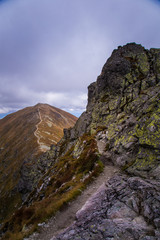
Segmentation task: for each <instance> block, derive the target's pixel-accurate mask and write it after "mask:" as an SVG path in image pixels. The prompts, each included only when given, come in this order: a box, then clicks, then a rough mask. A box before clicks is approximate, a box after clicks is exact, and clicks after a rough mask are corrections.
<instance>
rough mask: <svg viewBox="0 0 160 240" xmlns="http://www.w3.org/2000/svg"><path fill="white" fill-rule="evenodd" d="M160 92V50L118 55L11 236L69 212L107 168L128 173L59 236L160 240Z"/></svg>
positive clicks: (51, 155)
mask: <svg viewBox="0 0 160 240" xmlns="http://www.w3.org/2000/svg"><path fill="white" fill-rule="evenodd" d="M159 93H160V49H150V50H147V49H145V48H144V47H142V46H141V45H140V44H135V43H130V44H127V45H125V46H122V47H118V49H116V50H114V51H113V53H112V55H111V57H110V58H109V59H108V60H107V62H106V63H105V65H104V67H103V68H102V72H101V74H100V76H99V77H98V78H97V81H96V82H94V83H92V84H90V86H89V87H88V105H87V108H86V111H85V112H84V113H83V114H82V115H81V116H80V118H79V119H78V120H77V122H76V124H75V125H74V127H73V128H70V129H68V130H67V129H65V130H64V137H63V138H62V139H61V140H60V142H59V143H58V144H57V145H56V146H53V147H52V148H51V150H50V151H48V152H47V153H46V154H45V155H43V156H41V158H42V159H43V160H47V161H52V166H50V168H48V171H47V172H46V173H45V174H44V175H43V176H42V178H41V179H40V181H39V182H38V184H37V185H36V187H35V189H34V190H33V191H32V193H31V194H30V196H29V197H28V199H27V201H26V202H25V204H24V205H23V206H22V207H21V208H20V209H19V210H17V211H16V212H15V214H14V215H13V216H12V217H11V219H10V220H9V221H6V222H5V223H4V226H3V228H2V231H3V233H4V232H6V235H4V239H16V237H17V236H18V238H19V239H22V238H23V237H24V236H27V235H29V234H30V233H32V232H33V231H34V230H35V229H36V228H37V225H38V223H39V222H41V223H42V222H44V221H47V219H48V218H50V217H51V216H53V215H55V213H56V212H57V211H62V210H63V209H65V208H66V207H68V205H70V204H72V203H70V202H71V201H72V200H73V199H75V198H76V197H77V196H78V195H79V194H80V193H81V191H82V190H84V189H85V188H86V186H87V185H88V184H89V183H90V182H92V181H93V180H94V178H95V177H97V176H98V175H99V174H101V172H102V171H103V168H104V165H105V166H110V165H115V166H116V167H118V168H119V169H120V170H121V173H120V174H116V175H115V176H114V177H113V178H111V179H110V180H109V182H107V183H104V188H103V189H102V191H100V192H99V193H98V194H97V195H96V201H95V202H93V201H92V202H93V204H92V205H90V207H89V208H88V209H87V208H86V209H85V211H83V214H79V215H77V218H76V219H75V222H74V223H73V224H72V225H71V226H70V227H69V228H67V229H66V230H64V231H63V232H62V233H60V234H59V235H57V236H55V237H54V238H53V239H56V240H65V239H67V240H76V239H80V240H82V239H85V240H94V239H102V240H104V239H108V240H120V239H131V240H135V239H136V240H139V239H140V240H157V239H160V231H159V229H160V210H159V209H160V198H159V197H160V195H159V192H160V177H159V176H160V163H159V156H160V138H159V135H160V134H159V129H160V126H159V122H160V94H159ZM106 178H107V176H106ZM81 213H82V212H81ZM7 231H8V232H7ZM31 239H38V238H36V237H35V238H34V236H31Z"/></svg>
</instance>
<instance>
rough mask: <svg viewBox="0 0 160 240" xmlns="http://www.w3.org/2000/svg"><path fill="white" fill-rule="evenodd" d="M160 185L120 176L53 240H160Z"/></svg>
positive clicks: (100, 191) (79, 212) (103, 188)
mask: <svg viewBox="0 0 160 240" xmlns="http://www.w3.org/2000/svg"><path fill="white" fill-rule="evenodd" d="M159 190H160V183H159V182H157V181H155V180H152V181H147V180H144V179H141V178H139V177H128V176H126V175H117V176H116V177H113V178H112V179H111V180H110V181H109V182H108V183H107V185H106V186H105V185H103V186H102V187H101V188H100V189H99V190H98V192H97V193H96V194H95V195H94V196H93V197H92V198H91V199H90V200H89V201H88V202H87V204H86V206H85V205H84V207H83V208H82V209H81V210H79V211H78V212H77V216H76V221H75V222H74V224H73V225H72V226H71V227H69V228H68V229H67V230H65V231H64V232H63V233H62V234H60V235H59V236H57V238H56V237H54V238H53V240H73V239H79V240H82V239H85V240H89V239H90V240H91V239H107V240H121V239H130V240H135V239H137V240H142V239H143V240H147V239H148V240H156V239H160V232H159V227H160V218H159V217H160V208H159V206H160V194H159Z"/></svg>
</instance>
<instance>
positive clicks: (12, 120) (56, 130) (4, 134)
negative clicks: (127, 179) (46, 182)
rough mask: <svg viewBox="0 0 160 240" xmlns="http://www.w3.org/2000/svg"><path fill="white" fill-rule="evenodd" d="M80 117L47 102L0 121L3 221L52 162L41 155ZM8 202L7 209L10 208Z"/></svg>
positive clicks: (0, 207) (1, 207)
mask: <svg viewBox="0 0 160 240" xmlns="http://www.w3.org/2000/svg"><path fill="white" fill-rule="evenodd" d="M76 120H77V118H76V117H74V116H73V115H71V114H69V113H67V112H64V111H62V110H60V109H58V108H55V107H52V106H49V105H47V104H37V105H36V106H34V107H28V108H25V109H22V110H20V111H18V112H16V113H13V114H10V115H8V116H6V117H5V118H4V119H1V120H0V192H1V194H0V222H1V220H2V219H3V218H4V217H6V216H7V215H8V214H9V215H10V214H11V212H12V211H13V210H14V209H16V208H17V205H18V206H19V205H20V204H21V202H23V201H24V200H25V199H26V197H27V195H28V194H29V193H30V192H31V191H32V190H33V187H34V185H35V184H36V183H37V182H38V181H39V178H40V177H41V176H42V175H43V174H44V173H45V172H46V171H47V169H48V168H49V167H50V165H51V162H50V161H47V160H46V159H45V160H44V157H41V158H40V159H39V160H38V161H37V158H38V156H40V155H41V154H42V152H44V151H46V150H49V149H50V145H51V144H56V143H57V142H58V141H59V140H60V139H61V137H62V136H63V129H64V128H67V127H71V126H73V125H74V124H75V122H76ZM6 205H7V208H6Z"/></svg>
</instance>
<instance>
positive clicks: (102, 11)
mask: <svg viewBox="0 0 160 240" xmlns="http://www.w3.org/2000/svg"><path fill="white" fill-rule="evenodd" d="M159 26H160V1H158V0H134V1H132V0H45V1H43V0H0V117H2V116H4V115H6V114H8V113H10V112H13V111H16V110H18V109H21V108H24V107H27V106H32V105H35V104H37V103H48V104H50V105H53V106H55V107H58V108H61V109H64V110H66V111H68V112H70V113H73V114H75V115H77V116H79V115H80V113H82V112H83V111H84V110H85V108H86V104H87V87H88V85H89V84H90V83H92V82H94V81H96V79H97V76H98V75H100V73H101V69H102V67H103V65H104V63H105V62H106V60H107V58H108V57H109V56H110V55H111V53H112V51H113V50H114V49H115V48H117V47H118V46H120V45H121V46H122V45H125V44H126V43H129V42H136V43H138V44H139V43H140V44H142V45H143V46H144V47H146V48H148V49H149V48H152V47H154V48H160V30H159Z"/></svg>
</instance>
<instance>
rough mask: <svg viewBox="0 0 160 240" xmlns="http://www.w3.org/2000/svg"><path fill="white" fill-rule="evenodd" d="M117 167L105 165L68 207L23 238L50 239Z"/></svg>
mask: <svg viewBox="0 0 160 240" xmlns="http://www.w3.org/2000/svg"><path fill="white" fill-rule="evenodd" d="M117 172H118V169H117V168H116V167H114V166H106V167H105V168H104V171H103V173H102V174H101V175H100V176H99V177H98V178H96V179H95V181H94V182H92V183H91V184H90V185H88V187H87V188H86V189H85V190H84V192H83V193H82V194H81V195H80V196H79V197H78V198H77V199H76V200H74V201H73V202H71V203H70V205H69V206H68V208H66V209H65V210H63V211H61V212H58V213H57V214H56V216H55V217H52V218H51V219H50V220H49V221H48V223H42V224H40V228H39V233H34V234H33V235H31V236H30V237H29V238H25V239H24V240H51V239H52V238H53V237H54V236H56V235H57V234H58V233H60V232H61V231H63V230H64V229H65V228H67V227H68V226H69V225H71V224H72V223H73V221H74V220H75V215H76V212H77V211H78V210H79V209H81V208H82V206H83V205H84V204H85V202H86V201H87V200H88V199H89V198H90V197H91V196H92V195H93V194H94V193H95V192H96V191H97V190H98V188H99V187H100V186H101V185H102V184H103V183H104V182H107V181H108V180H109V179H110V178H111V177H112V176H113V175H114V174H115V173H117Z"/></svg>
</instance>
